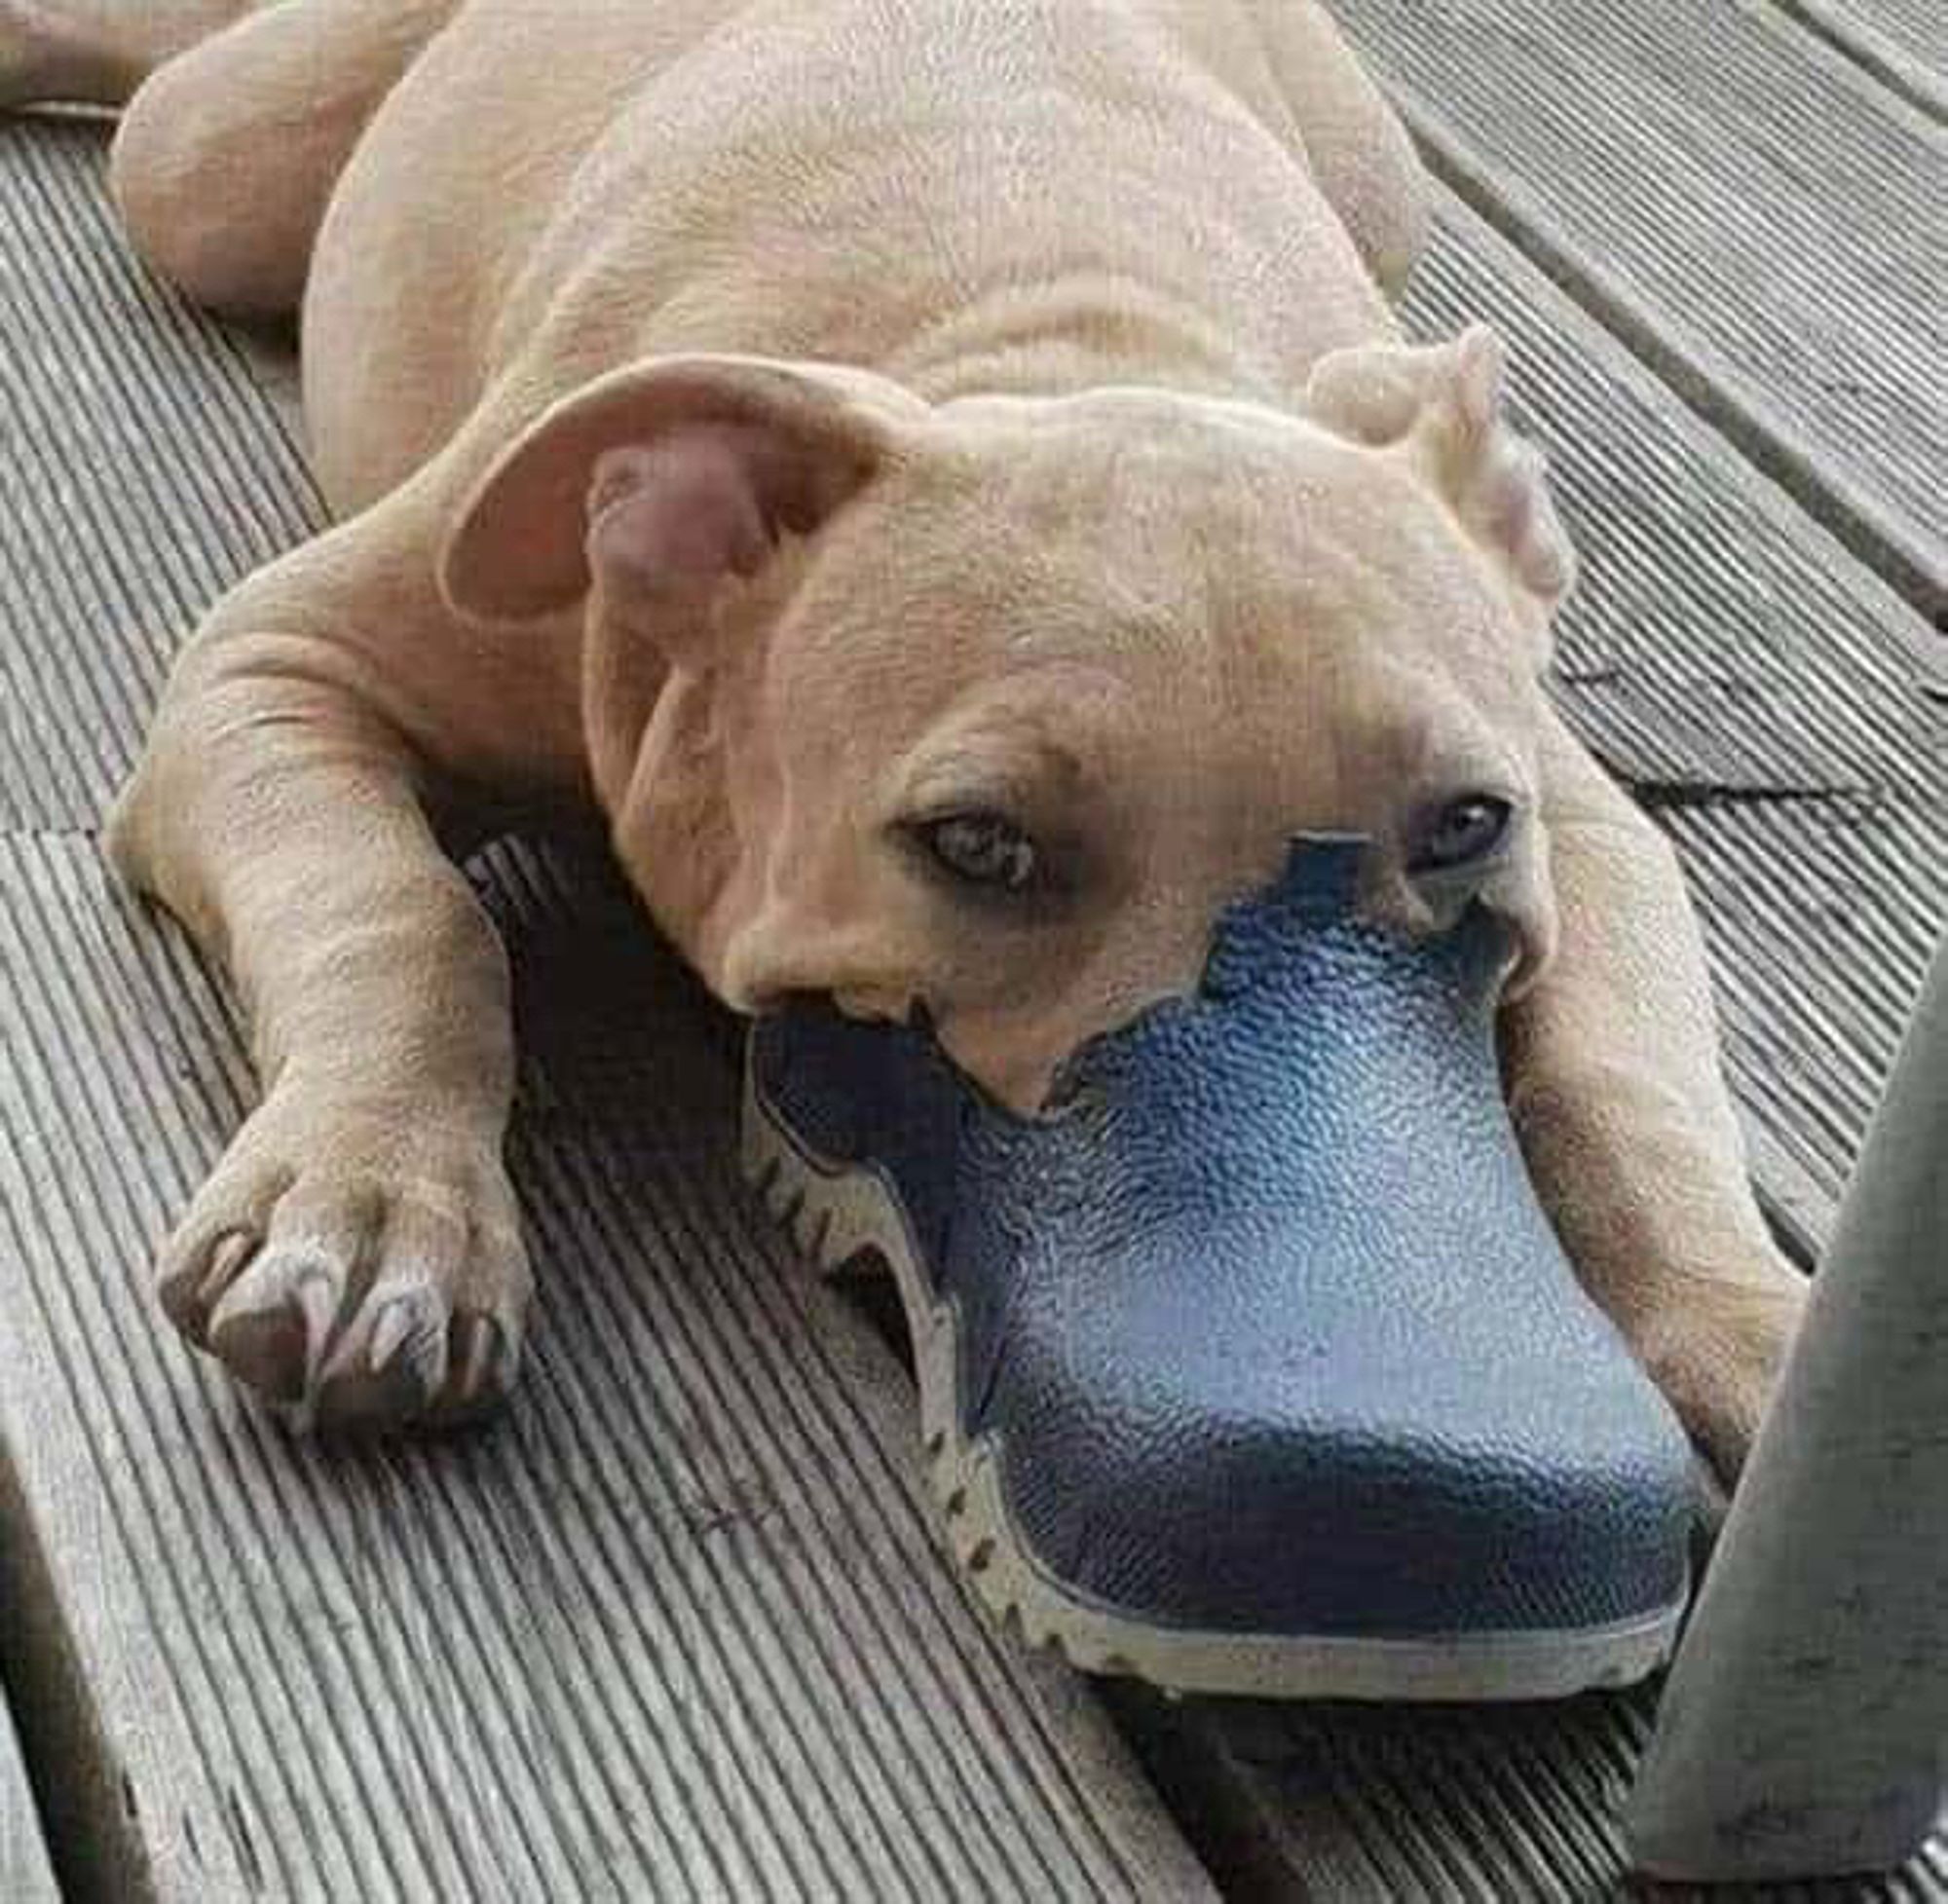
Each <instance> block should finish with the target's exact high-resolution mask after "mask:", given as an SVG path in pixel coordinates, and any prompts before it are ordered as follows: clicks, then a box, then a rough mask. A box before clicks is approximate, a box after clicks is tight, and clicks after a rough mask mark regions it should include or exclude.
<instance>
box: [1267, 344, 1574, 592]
mask: <svg viewBox="0 0 1948 1904" xmlns="http://www.w3.org/2000/svg"><path fill="white" fill-rule="evenodd" d="M1506 374H1507V353H1506V351H1505V350H1504V348H1503V345H1502V341H1501V339H1500V338H1499V337H1497V336H1496V335H1495V333H1494V332H1493V331H1492V330H1490V329H1489V328H1488V327H1487V326H1486V325H1485V324H1474V325H1471V326H1470V327H1469V328H1468V329H1467V330H1465V331H1463V332H1462V334H1461V335H1460V336H1459V337H1458V338H1456V339H1455V340H1454V342H1453V343H1451V344H1437V345H1431V346H1414V345H1405V344H1375V345H1357V346H1355V347H1354V348H1352V349H1350V350H1344V351H1334V352H1332V353H1331V354H1330V355H1328V356H1324V357H1322V358H1321V359H1320V360H1319V362H1318V363H1317V364H1315V365H1314V366H1313V370H1312V375H1311V377H1310V379H1309V380H1308V382H1307V384H1306V390H1305V403H1304V407H1305V411H1306V414H1307V415H1308V416H1310V417H1311V418H1313V420H1314V421H1315V422H1317V423H1320V424H1322V425H1324V426H1325V427H1326V428H1327V429H1331V430H1333V431H1335V432H1336V433H1338V434H1339V435H1342V436H1347V437H1350V438H1352V439H1353V441H1355V442H1359V443H1365V444H1367V445H1369V446H1370V447H1372V448H1375V449H1384V448H1389V447H1392V446H1394V445H1400V446H1402V447H1403V448H1404V449H1405V450H1406V451H1407V452H1408V453H1409V454H1411V455H1412V456H1413V457H1414V459H1415V461H1416V462H1417V463H1418V464H1419V465H1420V467H1421V468H1422V470H1423V471H1424V473H1425V474H1426V476H1427V478H1428V479H1429V481H1430V482H1431V483H1432V484H1433V486H1434V488H1435V489H1436V490H1437V491H1438V492H1439V493H1440V495H1441V496H1442V497H1443V498H1444V499H1445V501H1446V503H1447V505H1448V507H1449V508H1451V509H1452V510H1453V511H1454V514H1455V515H1456V517H1457V518H1458V519H1459V520H1460V522H1461V524H1462V526H1463V527H1464V528H1466V529H1467V531H1468V533H1469V534H1470V535H1471V536H1472V537H1473V538H1474V539H1475V541H1477V542H1479V543H1480V545H1481V546H1482V547H1483V548H1485V549H1486V550H1487V551H1488V552H1489V553H1490V554H1492V555H1493V556H1494V557H1495V558H1496V559H1497V561H1498V562H1499V563H1500V565H1501V566H1502V569H1503V570H1504V572H1505V573H1506V574H1507V576H1508V579H1509V580H1510V582H1511V583H1512V584H1513V587H1512V591H1511V592H1512V594H1513V596H1514V598H1515V601H1516V605H1517V609H1518V610H1519V611H1521V612H1522V613H1523V616H1524V618H1525V619H1527V620H1529V621H1530V622H1531V624H1532V625H1545V624H1547V622H1548V620H1549V617H1550V616H1551V615H1553V614H1554V613H1555V608H1556V605H1557V604H1558V603H1559V602H1560V601H1561V600H1562V598H1563V596H1565V595H1566V594H1567V593H1568V592H1569V587H1570V583H1571V582H1572V581H1573V580H1574V579H1575V575H1576V558H1575V553H1574V551H1573V550H1572V549H1571V547H1570V544H1569V538H1568V536H1567V535H1566V534H1565V533H1564V531H1563V528H1562V524H1561V522H1560V520H1559V519H1558V518H1557V516H1556V513H1555V504H1553V503H1552V502H1551V501H1550V500H1549V490H1548V486H1547V484H1546V482H1545V479H1544V470H1543V458H1542V452H1541V451H1540V450H1538V449H1536V448H1535V446H1534V445H1533V444H1531V443H1528V442H1526V441H1524V440H1523V439H1522V438H1521V437H1520V436H1518V435H1517V433H1516V432H1515V430H1514V429H1512V428H1511V427H1510V425H1509V423H1508V420H1507V418H1506V417H1505V416H1504V415H1503V412H1502V386H1503V383H1504V381H1505V378H1506Z"/></svg>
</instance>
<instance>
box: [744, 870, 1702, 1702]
mask: <svg viewBox="0 0 1948 1904" xmlns="http://www.w3.org/2000/svg"><path fill="white" fill-rule="evenodd" d="M1361 851H1362V849H1361V847H1360V845H1359V843H1358V842H1357V841H1351V840H1324V841H1312V842H1302V843H1301V844H1299V845H1298V846H1297V847H1296V848H1295V849H1294V851H1293V854H1292V860H1291V863H1290V866H1289V868H1288V870H1287V872H1286V874H1285V876H1284V877H1282V878H1281V879H1280V880H1279V881H1278V883H1277V884H1276V885H1274V886H1273V887H1272V888H1271V889H1269V890H1268V891H1266V892H1264V893H1262V894H1260V895H1258V896H1257V897H1255V898H1254V899H1252V900H1249V901H1247V902H1245V903H1244V904H1242V905H1240V906H1238V907H1236V908H1233V909H1232V910H1231V911H1230V912H1229V913H1228V914H1227V915H1225V917H1224V919H1223V920H1222V921H1221V923H1220V926H1219V928H1218V933H1217V938H1216V945H1215V948H1214V950H1213V952H1212V955H1211V959H1210V962H1209V965H1208V967H1207V969H1206V972H1205V975H1204V979H1203V983H1202V986H1201V988H1200V989H1199V991H1198V992H1197V994H1196V995H1195V996H1193V997H1187V998H1183V999H1178V1000H1173V1001H1171V1002H1169V1003H1167V1004H1163V1005H1160V1006H1157V1007H1155V1008H1153V1009H1151V1010H1150V1011H1148V1012H1147V1013H1145V1014H1144V1015H1143V1016H1142V1017H1141V1018H1139V1019H1137V1020H1136V1021H1134V1022H1133V1023H1132V1024H1130V1025H1129V1026H1127V1027H1123V1028H1122V1029H1120V1030H1117V1031H1114V1032H1111V1033H1109V1034H1107V1035H1105V1036H1104V1037H1102V1038H1099V1039H1097V1040H1095V1041H1094V1042H1092V1043H1091V1044H1089V1045H1088V1046H1086V1047H1085V1048H1084V1049H1083V1050H1082V1051H1081V1052H1079V1053H1078V1054H1077V1055H1076V1056H1075V1058H1074V1059H1073V1060H1071V1062H1070V1064H1069V1065H1068V1067H1067V1070H1066V1072H1065V1075H1064V1077H1063V1078H1062V1080H1061V1081H1060V1083H1059V1085H1058V1088H1057V1091H1056V1093H1055V1095H1054V1098H1053V1100H1052V1101H1051V1106H1050V1108H1049V1109H1048V1110H1047V1111H1046V1112H1045V1113H1044V1114H1043V1115H1041V1116H1039V1117H1037V1118H1034V1119H1023V1118H1020V1117H1017V1116H1015V1115H1013V1114H1012V1113H1010V1112H1008V1111H1006V1110H1004V1109H1002V1108H1000V1107H998V1106H997V1105H996V1104H994V1103H993V1101H991V1100H989V1099H988V1098H987V1097H986V1095H985V1094H983V1093H982V1092H980V1091H979V1090H978V1088H977V1087H975V1086H973V1085H971V1084H970V1083H969V1082H968V1081H967V1080H966V1079H965V1078H964V1076H963V1075H962V1074H961V1073H959V1072H958V1071H957V1070H956V1069H955V1066H954V1065H953V1064H952V1063H951V1062H950V1061H949V1060H948V1059H947V1058H946V1057H945V1056H944V1054H943V1053H942V1052H941V1050H940V1048H939V1046H938V1044H937V1043H936V1041H935V1040H934V1039H933V1038H932V1036H931V1035H930V1034H929V1032H928V1031H927V1030H926V1029H925V1028H924V1027H900V1026H888V1025H868V1024H860V1023H855V1022H853V1021H850V1020H847V1019H844V1018H843V1017H841V1016H839V1015H838V1014H837V1013H835V1012H833V1011H831V1010H828V1009H825V1008H823V1007H813V1006H804V1007H794V1008H792V1009H790V1010H788V1011H786V1012H783V1013H781V1014H779V1015H778V1016H776V1017H774V1018H770V1019H766V1020H763V1021H761V1022H760V1023H759V1024H758V1025H757V1026H756V1027H754V1029H753V1031H752V1035H751V1042H750V1048H749V1058H748V1066H747V1077H746V1090H747V1097H746V1105H745V1159H746V1166H747V1169H749V1170H750V1172H751V1173H752V1175H753V1176H754V1179H755V1180H756V1181H758V1182H759V1183H760V1184H761V1185H762V1186H763V1188H764V1191H765V1194H766V1197H767V1200H768V1203H769V1205H770V1208H771V1209H772V1212H773V1213H774V1214H776V1215H778V1216H780V1217H781V1218H786V1219H789V1220H791V1221H792V1223H793V1226H794V1229H795V1233H796V1235H797V1236H798V1239H799V1241H800V1242H801V1243H802V1244H804V1245H805V1247H806V1248H807V1249H808V1250H809V1251H812V1252H813V1253H814V1254H815V1255H817V1256H818V1257H819V1258H820V1260H821V1261H822V1262H823V1263H824V1264H825V1265H826V1266H827V1267H830V1268H837V1267H839V1266H841V1265H843V1263H845V1262H846V1261H848V1260H849V1259H851V1258H852V1257H854V1256H855V1255H857V1254H859V1253H860V1252H861V1251H876V1252H878V1253H879V1254H880V1256H882V1257H883V1258H884V1259H885V1260H886V1261H887V1262H888V1263H889V1264H890V1266H891V1267H892V1269H893V1272H894V1274H895V1276H896V1277H897V1279H898V1283H899V1288H900V1293H901V1296H902V1299H903V1301H904V1303H905V1307H906V1314H907V1320H908V1322H909V1324H910V1325H911V1327H912V1332H913V1343H914V1353H915V1362H916V1364H917V1369H918V1380H919V1392H920V1418H921V1430H922V1434H923V1436H924V1441H925V1452H926V1457H927V1463H928V1469H929V1473H930V1476H931V1479H932V1482H933V1486H934V1488H935V1490H936V1492H937V1494H938V1496H939V1499H940V1501H941V1502H942V1504H943V1506H944V1508H945V1511H946V1525H947V1530H948V1533H949V1535H950V1536H951V1540H952V1545H953V1548H954V1551H955V1554H956V1555H957V1557H958V1559H959V1561H960V1563H961V1565H962V1566H963V1567H964V1568H965V1570H966V1571H967V1573H968V1574H969V1575H971V1576H972V1577H973V1579H974V1581H975V1582H976V1584H977V1586H978V1587H979V1588H980V1590H981V1592H982V1594H983V1596H984V1597H985V1598H986V1599H987V1600H988V1601H989V1603H990V1604H991V1605H992V1606H993V1607H994V1608H995V1609H996V1610H997V1611H999V1612H1001V1613H1003V1614H1004V1615H1005V1614H1008V1613H1010V1612H1012V1613H1014V1614H1017V1615H1018V1616H1019V1618H1020V1621H1021V1624H1022V1625H1023V1627H1024V1629H1025V1630H1026V1632H1027V1634H1028V1636H1029V1637H1030V1639H1031V1640H1033V1641H1038V1642H1039V1641H1052V1642H1055V1643H1057V1644H1059V1645H1060V1646H1061V1647H1062V1648H1063V1650H1064V1651H1066V1652H1067V1654H1068V1656H1069V1658H1070V1659H1071V1660H1073V1661H1075V1662H1076V1663H1077V1664H1079V1665H1083V1666H1086V1667H1088V1668H1091V1669H1093V1670H1101V1671H1111V1672H1114V1671H1124V1672H1134V1673H1137V1674H1140V1675H1141V1676H1142V1677H1143V1678H1145V1679H1149V1680H1153V1681H1155V1682H1157V1683H1159V1684H1161V1685H1164V1686H1169V1687H1174V1688H1178V1689H1181V1690H1185V1691H1197V1692H1210V1693H1247V1694H1273V1695H1282V1696H1291V1697H1303V1698H1314V1699H1531V1698H1547V1697H1555V1696H1558V1695H1564V1694H1568V1693H1572V1692H1576V1691H1579V1690H1581V1689H1583V1688H1585V1687H1589V1686H1594V1685H1617V1684H1622V1683H1625V1682H1628V1681H1630V1680H1633V1679H1636V1678H1640V1677H1641V1676H1642V1675H1644V1674H1645V1673H1647V1672H1649V1671H1650V1670H1651V1669H1652V1668H1654V1667H1655V1666H1656V1665H1657V1664H1658V1663H1659V1662H1660V1661H1662V1660H1663V1659H1664V1658H1665V1656H1666V1655H1667V1652H1668V1650H1669V1647H1670V1645H1671V1642H1672V1640H1673V1638H1674V1635H1675V1629H1676V1626H1677V1623H1678V1618H1679V1615H1680V1613H1681V1612H1682V1609H1683V1605H1684V1598H1685V1592H1686V1587H1687V1574H1688V1558H1687V1540H1688V1534H1689V1529H1690V1522H1691V1515H1692V1506H1693V1493H1692V1488H1693V1481H1692V1465H1691V1452H1690V1448H1689V1444H1688V1443H1687V1441H1686V1439H1685V1437H1684V1433H1683V1430H1682V1429H1681V1428H1680V1427H1679V1426H1678V1424H1677V1421H1676V1419H1675V1417H1674V1416H1673V1415H1672V1414H1671V1413H1670V1411H1669V1409H1668V1408H1667V1405H1666V1404H1665V1402H1664V1400H1663V1398H1662V1397H1661V1396H1660V1395H1659V1394H1658V1392H1657V1390H1656V1389H1655V1388H1654V1387H1653V1386H1652V1384H1651V1383H1650V1381H1649V1379H1648V1378H1647V1377H1646V1376H1645V1375H1644V1374H1643V1373H1642V1371H1641V1370H1640V1369H1639V1368H1638V1366H1637V1364H1636V1363H1634V1362H1633V1361H1632V1359H1631V1358H1630V1354H1629V1352H1628V1350H1627V1349H1626V1348H1625V1346H1624V1344H1623V1341H1622V1340H1621V1338H1620V1337H1619V1336H1618V1335H1617V1334H1616V1332H1615V1331H1614V1330H1613V1328H1612V1327H1611V1325H1610V1324H1609V1323H1608V1321H1607V1320H1606V1319H1605V1318H1604V1317H1603V1316H1602V1314H1601V1313H1600V1312H1599V1311H1598V1310H1597V1309H1595V1308H1594V1307H1593V1305H1592V1303H1591V1302H1590V1300H1589V1298H1588V1297H1587V1296H1585V1294H1584V1293H1583V1290H1582V1288H1581V1287H1580V1286H1579V1285H1578V1283H1577V1281H1576V1278H1575V1275H1574V1272H1573V1271H1572V1270H1571V1268H1570V1265H1569V1263H1568V1261H1567V1259H1566V1258H1565V1256H1564V1255H1563V1252H1562V1249H1561V1246H1560V1245H1559V1244H1558V1243H1557V1241H1556V1239H1555V1233H1554V1231H1553V1230H1552V1229H1551V1228H1550V1225H1549V1222H1548V1219H1547V1218H1546V1216H1545V1215H1544V1214H1543V1212H1542V1209H1541V1207H1540V1205H1539V1204H1538V1203H1537V1201H1536V1198H1535V1193H1534V1191H1533V1189H1532V1188H1531V1187H1530V1184H1529V1180H1528V1176H1527V1174H1526V1172H1525V1170H1524V1168H1523V1165H1522V1161H1521V1157H1520V1154H1519V1152H1518V1151H1517V1146H1516V1141H1515V1135H1514V1131H1513V1129H1512V1127H1511V1125H1510V1122H1509V1118H1508V1113H1507V1110H1506V1108H1505V1106H1504V1103H1503V1100H1502V1092H1501V1084H1500V1078H1499V1075H1498V1072H1497V1065H1496V1056H1495V1042H1494V1028H1493V1027H1494V1009H1495V999H1496V996H1497V993H1498V992H1499V989H1500V985H1501V980H1502V977H1503V974H1504V972H1505V970H1506V967H1507V950H1508V948H1507V940H1506V936H1505V931H1504V928H1503V927H1502V926H1501V925H1500V924H1499V923H1498V922H1497V921H1496V920H1495V919H1494V918H1493V917H1492V915H1489V914H1487V913H1485V912H1484V911H1482V910H1481V909H1480V908H1479V907H1477V908H1471V909H1470V911H1469V913H1468V914H1467V915H1465V916H1464V917H1463V919H1462V920H1461V922H1460V923H1459V924H1458V925H1457V926H1456V927H1455V928H1454V929H1453V930H1452V931H1451V932H1450V933H1448V934H1446V935H1444V936H1442V937H1439V938H1435V939H1431V940H1427V939H1423V940H1409V939H1406V938H1405V937H1401V936H1397V935H1393V934H1389V933H1386V932H1382V931H1380V930H1377V929H1376V928H1374V927H1371V926H1368V925H1366V924H1362V923H1360V922H1359V921H1357V920H1356V919H1355V918H1354V917H1353V916H1352V913H1353V905H1354V893H1355V887H1356V884H1357V877H1358V871H1359V863H1360V858H1361Z"/></svg>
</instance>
